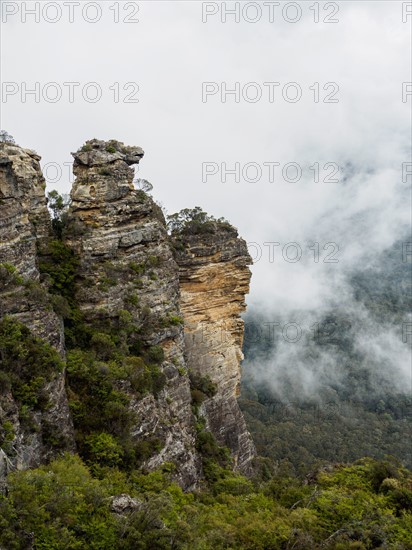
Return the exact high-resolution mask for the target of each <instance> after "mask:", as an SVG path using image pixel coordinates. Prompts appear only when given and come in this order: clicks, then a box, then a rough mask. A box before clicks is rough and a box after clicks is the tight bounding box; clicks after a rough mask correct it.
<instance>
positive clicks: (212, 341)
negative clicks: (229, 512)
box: [177, 224, 255, 473]
mask: <svg viewBox="0 0 412 550" xmlns="http://www.w3.org/2000/svg"><path fill="white" fill-rule="evenodd" d="M180 239H181V243H182V244H183V249H182V247H181V246H180V247H178V248H180V250H179V252H178V255H177V262H178V264H179V267H180V289H181V310H182V313H183V316H184V320H185V348H186V362H187V365H188V368H189V369H190V370H191V371H192V372H194V373H196V374H199V375H201V376H208V377H210V379H211V380H212V382H214V383H215V384H216V386H217V392H216V395H214V396H213V397H211V398H209V399H207V400H206V401H204V402H203V404H202V406H201V411H200V412H201V414H203V416H204V417H205V419H206V426H207V428H208V429H209V430H210V431H211V432H212V433H213V435H214V436H215V437H216V439H217V440H218V441H219V443H221V444H223V445H226V446H227V447H229V449H230V450H231V452H232V456H233V458H234V461H235V466H236V469H238V470H239V471H241V472H244V473H247V472H248V471H249V470H250V468H251V460H252V459H253V457H254V455H255V448H254V445H253V442H252V439H251V437H250V434H249V432H248V431H247V428H246V424H245V421H244V418H243V415H242V413H241V411H240V409H239V406H238V403H237V400H236V398H237V396H238V395H239V384H240V373H241V370H240V362H241V360H242V359H243V355H242V343H243V320H242V319H241V317H240V315H241V313H242V312H243V311H244V310H245V307H246V306H245V295H246V294H247V293H248V292H249V282H250V277H251V273H250V270H249V267H248V265H249V264H250V263H251V258H250V256H249V254H248V252H247V247H246V243H245V242H244V241H243V240H242V239H239V238H238V236H237V232H236V230H234V229H233V228H229V227H227V226H224V225H223V226H222V225H219V224H215V225H214V226H211V232H210V233H200V234H197V235H182V236H181V237H180Z"/></svg>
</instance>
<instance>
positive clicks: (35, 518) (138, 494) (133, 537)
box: [0, 455, 412, 550]
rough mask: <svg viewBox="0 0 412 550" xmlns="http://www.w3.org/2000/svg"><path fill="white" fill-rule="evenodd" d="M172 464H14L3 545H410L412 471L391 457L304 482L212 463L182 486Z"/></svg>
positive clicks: (3, 505)
mask: <svg viewBox="0 0 412 550" xmlns="http://www.w3.org/2000/svg"><path fill="white" fill-rule="evenodd" d="M172 468H173V467H172V465H164V467H163V468H162V470H159V471H157V472H153V473H150V474H142V473H139V472H134V473H133V474H131V475H130V476H126V475H125V474H124V473H122V472H121V471H119V470H117V469H116V468H114V467H107V469H106V471H105V474H104V475H101V476H100V478H99V479H98V478H96V477H94V476H93V475H92V473H91V472H90V470H89V469H88V468H87V467H86V466H85V465H84V464H83V463H82V462H81V460H80V459H79V458H78V457H76V456H69V455H66V456H65V457H63V458H61V459H59V460H56V461H54V462H52V463H51V464H49V465H47V466H42V467H41V468H37V469H35V470H29V471H26V472H15V473H13V474H12V475H11V476H10V479H9V492H8V496H7V497H0V544H1V545H2V546H3V547H4V548H7V549H8V550H20V549H25V548H31V547H35V548H38V549H49V548H56V549H60V548H62V549H63V548H64V549H81V548H84V549H89V548H95V549H116V548H119V549H128V548H130V549H133V550H135V549H139V548H141V549H150V550H156V549H171V548H173V549H178V548H180V549H187V550H192V549H193V550H194V549H198V550H206V549H210V548H227V549H237V548H243V549H250V550H260V549H261V550H264V549H267V550H273V549H291V548H294V549H296V550H299V549H301V550H302V549H306V550H308V549H316V548H319V549H320V548H326V549H335V550H344V549H346V548H352V549H357V550H360V549H366V548H392V549H398V550H401V549H404V550H406V549H408V548H411V544H412V535H411V534H412V513H411V512H412V478H411V476H410V474H409V473H408V472H407V471H406V470H404V469H403V468H401V467H400V466H399V465H397V464H395V463H393V462H389V461H386V462H375V461H373V460H371V459H364V460H361V461H359V462H357V463H356V464H354V465H351V466H342V465H341V466H336V467H335V468H332V467H331V468H329V469H328V470H325V471H319V472H317V473H316V475H314V476H313V477H312V479H311V480H310V481H309V482H308V483H306V484H305V483H302V482H299V481H297V480H296V479H293V478H290V477H286V476H281V475H274V476H273V478H272V479H271V480H269V481H266V482H262V481H254V482H252V481H250V480H247V479H245V478H243V477H241V476H237V475H235V474H233V473H231V472H229V471H227V470H223V469H222V468H220V467H218V466H215V468H214V470H213V474H211V475H210V476H209V484H208V486H207V487H204V488H203V490H201V491H199V492H195V493H188V494H185V493H183V492H182V490H181V489H180V488H179V487H178V486H177V485H175V484H174V483H172V482H171V481H170V470H171V469H172ZM113 495H129V496H130V497H131V498H127V497H126V498H127V507H125V508H123V510H120V511H121V512H123V513H114V512H115V511H117V512H119V510H118V509H117V510H116V508H115V503H114V502H113ZM113 508H114V509H113ZM32 545H34V546H32Z"/></svg>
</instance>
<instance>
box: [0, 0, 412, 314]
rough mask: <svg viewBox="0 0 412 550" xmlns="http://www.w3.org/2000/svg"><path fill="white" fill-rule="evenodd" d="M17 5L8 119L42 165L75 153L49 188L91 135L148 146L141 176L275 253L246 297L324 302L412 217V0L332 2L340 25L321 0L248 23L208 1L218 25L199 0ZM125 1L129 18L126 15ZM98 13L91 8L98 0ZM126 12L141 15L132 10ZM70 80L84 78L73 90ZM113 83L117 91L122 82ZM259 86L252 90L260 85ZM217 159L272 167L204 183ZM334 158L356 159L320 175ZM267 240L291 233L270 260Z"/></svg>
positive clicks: (281, 302)
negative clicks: (35, 13) (411, 2)
mask: <svg viewBox="0 0 412 550" xmlns="http://www.w3.org/2000/svg"><path fill="white" fill-rule="evenodd" d="M6 4H8V6H9V7H8V8H7V13H10V12H11V11H13V10H14V8H13V7H12V5H17V6H18V10H19V11H18V12H17V13H16V14H14V15H10V16H8V17H7V22H6V23H3V24H2V53H1V64H2V80H3V83H5V82H15V83H17V85H18V88H19V93H16V94H15V95H10V96H8V97H7V98H6V101H5V99H4V95H3V103H2V104H1V115H2V117H1V118H2V120H1V126H2V127H3V128H4V129H6V130H7V131H8V132H10V133H11V134H12V135H14V137H15V139H16V141H17V142H18V143H19V144H20V145H22V146H25V147H30V148H33V149H36V150H37V151H38V153H39V154H41V155H42V157H43V160H42V164H43V165H44V164H47V163H50V162H57V163H58V164H59V165H60V166H62V173H63V176H62V179H61V180H60V181H59V182H57V183H53V184H51V185H50V188H57V189H59V190H60V191H65V192H67V191H68V190H69V172H68V169H67V167H66V166H63V163H67V162H70V161H71V157H70V154H69V153H70V151H73V150H76V149H77V148H78V147H79V146H80V145H82V143H84V141H85V140H86V139H90V138H93V137H96V138H100V139H111V138H115V139H118V140H120V141H124V142H125V143H127V144H131V145H139V146H141V147H143V149H144V150H145V151H146V156H145V158H144V159H143V161H142V163H141V167H140V170H139V175H140V177H142V178H146V179H148V180H149V181H150V182H152V184H153V185H154V190H153V194H154V197H155V199H156V200H158V201H160V202H162V203H163V204H164V206H165V207H166V208H167V210H168V211H169V212H170V213H172V212H174V211H176V210H179V209H181V208H184V207H191V206H195V205H200V206H202V207H203V208H204V209H205V210H206V211H208V212H209V213H212V214H214V215H216V216H218V217H219V216H225V217H226V218H227V219H229V220H230V221H231V222H232V223H233V224H234V225H236V226H237V227H238V228H239V231H240V234H241V235H242V236H243V237H244V238H245V239H246V240H247V241H248V242H255V243H258V245H259V247H260V249H261V250H262V257H261V259H260V261H258V262H256V265H255V267H254V279H253V285H252V293H251V296H250V298H249V302H250V303H258V302H261V303H264V304H265V305H266V306H268V307H270V308H275V309H283V310H285V309H286V310H287V309H288V308H290V309H294V308H299V307H303V308H312V307H315V308H316V307H321V305H322V304H323V303H324V301H325V298H328V297H330V296H333V295H334V294H335V293H336V291H337V289H338V288H339V281H340V280H341V279H342V278H343V277H344V274H345V272H346V270H347V269H349V268H351V267H352V266H353V265H354V264H355V262H356V263H357V264H359V263H362V262H367V261H368V257H369V256H370V255H374V254H375V253H377V252H379V251H380V250H382V249H383V248H385V247H386V246H388V245H390V244H392V242H393V241H394V240H395V239H396V238H398V237H399V236H403V234H404V232H405V228H406V227H407V226H408V224H409V223H410V202H409V200H410V195H409V194H408V191H407V185H406V183H402V174H401V165H402V163H403V162H408V161H409V162H410V161H411V159H410V147H411V144H410V134H411V120H410V113H411V104H412V96H408V97H407V98H406V99H407V101H406V102H402V82H410V81H412V77H411V69H410V66H411V49H410V44H411V22H412V15H411V16H409V18H408V20H407V22H406V23H404V22H403V21H402V7H403V4H408V3H407V2H406V3H405V2H397V1H390V2H385V1H380V2H375V1H357V2H347V1H346V2H338V3H329V4H332V5H334V4H336V5H337V6H338V8H339V10H338V12H337V14H336V15H334V16H331V18H338V19H339V22H338V23H324V22H323V21H322V20H323V18H325V17H327V16H328V15H329V14H331V13H332V11H333V9H332V8H330V6H329V7H327V6H326V3H325V2H319V3H318V4H319V17H320V22H319V23H315V22H314V17H315V16H316V13H315V11H314V9H312V10H311V9H310V6H313V5H314V4H316V3H314V2H300V3H298V6H299V8H300V10H301V12H302V17H301V19H300V20H299V21H297V22H296V23H291V22H288V21H287V20H285V17H286V18H288V17H289V18H291V19H292V18H294V17H295V12H294V9H296V8H294V7H293V6H292V7H290V8H288V9H287V11H286V12H284V13H283V15H282V10H283V8H284V6H285V4H296V3H285V2H283V3H281V4H280V6H279V7H276V6H274V8H273V9H274V10H275V11H274V16H275V18H274V21H273V22H270V20H269V8H268V6H266V5H265V4H264V3H263V2H260V3H249V4H251V7H250V11H248V12H247V13H246V18H249V19H252V18H253V17H254V11H253V10H258V9H261V10H262V18H261V19H260V21H258V22H256V23H251V22H248V21H245V19H244V17H241V21H240V22H239V23H236V22H235V21H234V20H233V17H231V16H228V21H227V22H226V23H222V21H221V10H222V9H223V4H226V7H227V8H231V7H233V6H234V4H235V3H234V2H226V3H221V2H219V3H216V2H214V3H213V2H211V3H208V4H209V8H208V9H209V10H210V11H213V10H214V8H215V7H216V6H217V7H218V8H219V13H217V14H216V15H210V16H209V17H208V20H207V22H206V23H204V22H202V2H195V1H192V2H184V1H179V2H174V1H163V2H153V1H150V2H148V1H146V2H138V3H137V4H138V6H139V12H138V13H137V14H136V13H134V11H135V10H134V5H135V4H136V3H134V2H129V3H125V2H123V3H120V4H118V5H117V4H116V2H114V1H113V2H112V1H107V2H99V3H98V4H99V5H100V7H101V10H102V17H101V20H100V21H99V22H97V23H95V24H92V23H89V22H87V21H85V20H84V18H83V17H82V15H81V10H80V11H78V10H77V11H75V20H74V22H73V23H70V22H69V21H68V9H66V8H65V9H64V10H63V11H62V13H63V14H64V15H63V16H62V20H61V21H59V22H57V23H55V24H52V23H48V22H46V21H44V17H43V14H41V17H40V19H41V20H40V22H39V23H36V22H35V21H34V20H33V19H34V18H33V17H30V16H28V19H27V21H26V22H25V23H24V22H22V12H21V8H22V4H24V2H18V3H16V2H6V1H4V0H2V9H3V17H5V15H4V14H5V12H4V6H5V5H6ZM26 4H27V6H28V5H29V3H26ZM30 4H33V3H30ZM45 4H46V2H42V3H41V5H42V9H43V8H44V5H45ZM49 4H50V3H49ZM60 4H61V5H62V6H63V3H60ZM84 4H87V2H84V1H83V2H82V5H84ZM203 4H205V3H203ZM245 4H247V2H242V3H241V8H242V9H243V8H244V5H245ZM252 4H253V5H252ZM256 4H258V8H256ZM242 6H243V7H242ZM110 8H112V9H110ZM49 9H50V11H47V12H46V17H49V18H53V17H54V13H53V6H51V7H50V8H49ZM117 9H118V10H119V11H118V15H119V18H120V22H119V23H114V22H113V19H114V17H115V16H116V10H117ZM204 9H205V7H204V6H203V10H204ZM404 9H405V8H404ZM256 13H257V12H256ZM296 13H298V12H296ZM87 14H88V17H90V18H93V17H94V12H93V7H91V8H90V11H89V12H87ZM285 14H286V15H285ZM127 15H130V16H131V17H137V18H138V19H139V23H129V24H127V23H124V22H122V20H123V19H124V17H125V16H127ZM22 82H27V87H28V88H32V87H33V86H34V83H35V82H40V86H41V90H43V89H44V85H45V84H46V83H48V82H57V83H59V84H60V85H61V87H62V89H63V97H62V99H61V100H60V101H58V102H57V103H48V102H46V101H44V99H43V98H41V99H40V102H39V103H36V102H35V101H34V99H33V96H28V97H27V101H26V102H22V98H21V88H22ZM64 82H80V83H81V86H80V87H78V88H76V90H75V99H74V102H73V103H69V101H68V91H67V90H68V89H67V87H63V83H64ZM88 82H96V83H98V85H99V86H100V87H101V89H102V92H103V96H102V99H101V100H100V101H99V102H97V103H94V104H92V103H88V102H86V101H85V100H84V99H83V97H82V95H81V92H80V90H81V88H82V87H83V86H84V85H85V84H86V83H88ZM116 82H118V83H119V85H120V88H119V92H120V101H119V102H118V103H115V102H114V101H113V98H114V93H115V89H110V87H113V85H114V83H116ZM128 82H129V83H130V82H132V83H133V82H135V83H137V84H138V85H139V92H138V94H137V96H136V97H137V98H138V99H139V103H124V102H123V101H122V100H123V99H124V98H125V94H126V92H133V87H129V89H128V90H123V89H122V87H123V85H124V84H126V83H128ZM202 82H215V83H217V85H218V86H219V91H221V83H222V82H226V83H227V87H228V88H232V87H233V85H234V83H235V82H239V83H240V85H241V89H243V86H244V85H245V84H247V83H250V82H255V83H256V84H257V85H258V87H257V88H256V89H260V90H261V91H262V98H261V100H260V101H258V102H256V103H253V102H248V101H246V100H244V99H243V97H242V96H241V98H240V102H239V103H236V102H235V101H234V100H233V96H228V98H227V102H226V103H222V101H221V99H220V95H219V94H216V95H213V96H209V97H208V98H207V102H202ZM265 82H266V83H267V82H279V83H280V85H279V86H275V87H274V88H273V90H274V94H275V96H274V101H273V102H272V103H271V102H270V101H269V99H268V91H269V87H268V86H265V85H264V84H263V83H265ZM290 82H295V83H297V84H298V85H299V87H300V89H301V90H302V98H301V100H300V101H297V102H295V103H293V102H289V101H287V100H285V99H284V98H283V97H282V89H283V87H284V85H285V84H287V83H290ZM315 82H318V83H319V94H320V101H319V102H318V103H315V101H314V98H315V95H314V94H315V93H316V88H315V89H310V87H312V88H313V85H314V83H315ZM325 83H336V84H337V85H338V86H339V91H338V92H337V93H336V94H335V95H333V96H332V98H336V99H338V103H324V102H323V99H325V97H326V94H328V93H331V92H333V91H334V87H333V86H332V87H329V88H327V89H326V90H323V86H324V84H325ZM293 90H294V88H293V87H292V88H291V90H290V93H291V96H293V93H292V92H293ZM249 92H250V94H251V95H253V94H252V92H253V87H252V88H249ZM246 93H248V90H247V91H246ZM50 94H52V90H50ZM247 97H249V96H247ZM205 162H208V163H217V164H218V165H219V166H220V165H221V163H226V164H227V167H228V168H233V167H234V164H235V163H236V162H240V163H241V168H242V167H243V165H244V164H246V163H249V162H255V163H257V164H258V165H259V166H260V167H261V168H262V178H261V180H260V181H258V182H256V183H248V182H247V181H244V180H242V178H241V180H240V182H235V181H233V177H228V181H227V182H226V183H223V182H222V181H221V177H220V173H218V174H216V175H214V176H210V177H209V178H208V180H207V181H206V182H203V181H202V163H205ZM268 162H269V163H273V162H279V163H280V168H279V167H278V168H277V169H276V170H275V172H274V174H275V181H273V182H270V181H269V177H268V173H267V172H266V171H265V170H266V167H267V165H264V164H263V163H268ZM289 162H295V163H298V164H299V165H300V166H301V167H302V178H301V180H300V181H298V182H294V183H293V182H290V181H286V182H285V181H282V167H283V166H284V165H285V164H286V163H289ZM315 162H319V163H320V181H319V183H315V182H314V181H313V179H314V170H310V169H309V167H310V166H313V164H314V163H315ZM327 162H330V163H336V164H337V165H338V166H340V167H341V168H342V167H343V166H346V169H345V171H344V172H343V171H342V170H341V171H340V172H339V175H338V176H337V177H338V178H339V179H340V181H339V182H338V183H333V182H332V183H331V182H325V181H322V179H323V178H324V177H325V176H326V172H324V171H323V166H324V164H325V163H327ZM290 173H292V172H290ZM248 174H249V172H248ZM250 174H252V171H251V172H250ZM50 175H51V176H52V177H53V175H54V171H53V169H50ZM344 176H345V177H347V179H346V180H345V182H344V181H343V178H344ZM409 185H410V178H409ZM264 242H279V243H280V245H279V246H277V247H276V248H275V249H274V250H275V258H274V261H273V262H270V261H269V255H268V253H269V247H268V246H266V247H265V246H264V245H263V243H264ZM289 242H297V243H298V244H299V246H300V248H301V250H302V259H301V260H300V261H299V262H296V263H289V262H287V261H285V260H284V259H283V257H282V247H283V246H284V245H285V244H287V243H289ZM313 242H318V243H319V247H320V249H319V251H320V261H319V262H318V263H316V262H314V254H315V253H316V251H314V250H313V249H310V248H309V247H310V246H311V245H312V244H313ZM330 242H332V243H336V245H337V246H338V249H339V250H338V253H337V256H336V257H337V258H338V259H339V262H338V263H336V264H334V263H331V264H325V263H324V262H323V259H324V258H325V254H327V253H329V252H331V251H332V249H328V250H326V251H323V247H324V245H326V244H327V243H330ZM255 252H256V249H254V250H253V253H254V254H255ZM292 252H293V251H292V250H290V254H291V256H293V254H292Z"/></svg>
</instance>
